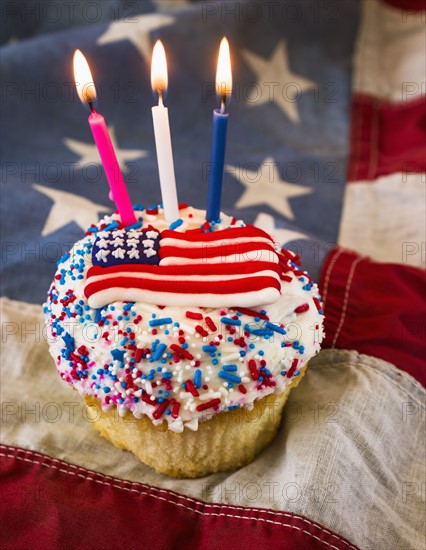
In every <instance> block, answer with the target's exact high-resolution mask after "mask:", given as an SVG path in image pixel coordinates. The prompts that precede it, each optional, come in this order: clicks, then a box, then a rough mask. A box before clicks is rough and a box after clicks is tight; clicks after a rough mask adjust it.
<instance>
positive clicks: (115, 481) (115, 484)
mask: <svg viewBox="0 0 426 550" xmlns="http://www.w3.org/2000/svg"><path fill="white" fill-rule="evenodd" d="M0 448H1V449H5V450H7V451H10V450H12V452H13V451H15V453H14V454H7V453H0V456H4V457H7V458H15V459H17V460H23V461H25V462H30V463H32V464H38V465H39V466H45V467H47V468H53V469H55V470H58V471H60V472H62V473H64V474H67V475H75V476H78V477H81V478H83V479H86V480H88V481H93V482H95V483H99V484H101V485H109V486H110V487H114V488H116V489H120V490H124V491H129V492H133V493H138V494H143V495H145V496H150V497H153V498H156V499H159V500H163V501H165V502H168V503H170V504H174V505H175V506H179V507H182V508H185V509H187V510H189V511H192V512H194V513H197V514H201V515H206V516H216V517H220V516H222V517H231V518H232V517H236V518H239V519H250V520H256V521H264V522H266V523H273V524H276V525H281V526H282V527H290V528H292V529H297V530H298V531H302V532H303V533H306V534H308V535H309V536H311V537H313V538H315V539H316V540H318V541H320V542H322V543H324V544H326V545H327V546H330V547H331V548H335V549H336V550H339V549H338V548H337V547H336V546H334V545H332V544H330V543H328V542H326V541H324V540H322V539H320V538H319V537H317V536H316V535H314V534H313V533H311V532H310V531H306V530H305V529H302V528H300V527H297V526H295V525H291V524H285V523H283V522H282V521H281V522H279V521H273V520H269V519H266V518H255V517H250V516H242V515H239V514H236V515H232V514H224V513H213V512H204V511H202V510H197V509H195V508H194V507H189V506H185V505H184V504H181V503H179V502H174V501H173V500H170V496H175V497H179V498H181V499H182V500H186V501H189V502H194V503H196V504H198V505H201V506H202V507H204V508H206V507H210V508H224V506H223V505H218V504H210V503H205V502H202V501H196V500H194V499H191V498H188V497H185V496H183V495H178V494H176V493H170V492H169V491H166V490H162V489H158V488H156V487H150V486H147V485H145V486H144V485H142V484H139V483H134V482H133V483H132V482H128V481H126V480H119V479H116V478H113V477H111V476H105V475H104V474H100V473H98V472H91V471H90V470H86V469H85V468H81V467H80V466H75V465H73V464H68V463H67V462H64V461H62V460H58V459H55V458H50V457H48V456H46V455H42V454H40V453H36V452H35V451H31V450H29V449H28V450H26V449H19V448H11V447H8V446H7V445H1V444H0ZM17 453H22V454H24V455H28V454H29V455H32V454H34V455H38V456H39V457H41V458H43V459H44V460H45V462H39V461H37V460H32V459H30V458H25V456H24V457H22V456H17ZM51 461H55V462H58V463H59V464H61V465H63V466H64V467H66V468H73V469H75V470H77V472H70V471H68V470H66V469H63V468H59V467H58V466H54V465H53V464H49V462H51ZM79 471H80V472H83V473H84V474H94V475H96V476H99V477H101V478H104V479H107V480H108V482H106V481H101V480H100V479H94V478H93V477H89V476H87V475H84V474H82V473H78V472H79ZM124 481H126V483H129V484H131V485H136V486H139V487H146V488H147V489H149V490H150V491H151V490H157V491H161V492H164V493H166V494H167V495H168V497H169V498H164V497H161V496H159V495H154V494H152V493H151V492H146V491H143V490H141V489H140V488H139V490H137V489H133V488H129V487H124V486H122V485H120V483H123V482H124ZM225 507H226V508H228V509H230V510H247V508H243V507H236V506H232V505H225ZM249 510H255V511H258V512H260V513H265V512H266V513H269V514H272V515H279V514H281V515H284V516H285V517H290V518H294V519H298V520H300V521H302V522H304V523H307V524H308V525H310V527H311V528H312V527H314V528H316V529H318V530H320V531H322V532H323V533H325V534H328V535H330V536H331V537H334V538H336V539H337V540H339V541H340V542H341V543H343V544H345V545H346V546H348V547H349V548H352V549H353V550H358V549H357V548H356V547H355V546H353V545H352V544H351V543H349V542H348V541H346V540H344V539H343V538H341V537H340V536H339V535H337V534H336V533H333V532H331V531H329V530H328V529H326V528H323V527H322V526H321V525H318V524H316V523H313V522H311V521H309V520H308V519H307V518H304V517H301V516H298V515H296V514H290V513H286V512H279V511H275V510H267V509H263V508H249Z"/></svg>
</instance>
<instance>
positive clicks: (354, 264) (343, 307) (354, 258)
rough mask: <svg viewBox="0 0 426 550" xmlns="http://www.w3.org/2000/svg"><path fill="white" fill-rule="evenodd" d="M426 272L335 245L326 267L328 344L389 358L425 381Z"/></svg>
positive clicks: (322, 282)
mask: <svg viewBox="0 0 426 550" xmlns="http://www.w3.org/2000/svg"><path fill="white" fill-rule="evenodd" d="M425 283H426V273H425V272H424V271H423V270H421V269H417V268H415V267H410V266H407V265H399V264H385V263H378V262H373V261H372V260H370V259H369V258H367V257H365V256H360V255H358V254H357V253H356V252H352V251H348V250H345V249H343V248H339V247H337V248H335V249H333V250H332V251H331V252H330V254H329V255H328V256H327V258H326V260H325V262H324V264H323V267H322V271H321V278H320V290H321V293H322V298H323V304H324V312H325V332H326V339H325V342H324V343H323V347H336V348H341V349H353V350H356V351H358V352H360V353H365V354H367V355H372V356H373V357H379V358H381V359H385V360H386V361H389V362H390V363H392V364H393V365H395V366H397V367H398V368H399V369H401V370H404V371H406V372H408V373H409V374H411V375H412V376H413V377H414V378H416V379H417V380H418V381H419V382H420V383H422V384H423V385H424V386H426V364H425V340H426V320H425V314H426V298H425V290H424V289H425Z"/></svg>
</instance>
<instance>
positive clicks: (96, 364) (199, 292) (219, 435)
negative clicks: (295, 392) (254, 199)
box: [44, 205, 323, 477]
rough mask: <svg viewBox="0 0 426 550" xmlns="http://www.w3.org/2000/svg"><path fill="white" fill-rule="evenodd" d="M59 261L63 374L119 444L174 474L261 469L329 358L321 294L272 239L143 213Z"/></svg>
mask: <svg viewBox="0 0 426 550" xmlns="http://www.w3.org/2000/svg"><path fill="white" fill-rule="evenodd" d="M134 210H135V215H136V218H137V219H138V222H137V223H136V224H134V225H133V226H130V227H125V228H124V227H122V226H121V223H120V218H119V216H118V214H113V215H112V216H106V217H104V218H103V219H102V220H101V221H100V222H99V223H97V224H93V225H92V226H91V227H89V229H88V231H87V233H86V236H85V237H84V238H83V239H82V240H80V241H79V242H77V243H76V244H75V245H74V247H73V248H72V249H71V250H70V252H68V253H67V254H66V255H65V256H64V257H62V258H61V260H60V262H59V265H58V270H57V272H56V275H55V277H54V280H53V283H52V285H51V287H50V289H49V292H48V296H47V300H46V303H45V304H44V314H45V318H46V322H47V324H48V331H49V332H50V338H49V342H50V352H51V354H52V356H53V358H54V360H55V362H56V366H57V370H58V372H59V374H60V376H61V378H62V379H63V380H64V381H65V382H68V384H70V385H71V386H72V387H73V388H74V389H75V390H77V391H78V392H79V394H80V395H81V396H82V397H83V398H84V399H85V401H86V404H87V408H88V413H89V416H90V418H91V419H92V421H93V426H94V427H95V429H96V430H98V431H99V432H100V434H101V435H102V436H104V437H105V438H106V439H108V440H109V441H110V442H112V443H113V444H114V445H115V446H117V447H119V448H121V449H126V450H128V451H131V452H133V453H134V454H135V455H136V456H137V457H138V458H139V459H140V460H141V461H142V462H144V463H145V464H147V465H149V466H151V467H152V468H154V469H155V470H156V471H157V472H161V473H164V474H167V475H169V476H173V477H200V476H203V475H206V474H210V473H213V472H219V471H226V470H232V469H235V468H238V467H241V466H243V465H245V464H248V463H249V462H251V461H252V460H253V459H254V458H255V456H256V455H257V454H258V453H259V452H261V451H262V450H263V449H264V448H265V447H266V446H267V445H269V443H270V442H271V441H272V439H273V437H274V435H275V434H276V432H277V429H278V427H279V424H280V421H281V415H282V411H283V407H284V404H285V402H286V400H287V397H288V395H289V392H290V390H291V388H293V387H295V386H297V384H298V383H299V382H300V380H301V378H302V377H303V375H304V373H305V370H306V367H307V362H308V360H309V359H310V358H311V357H312V356H313V355H315V354H316V353H317V352H318V351H319V349H320V343H321V340H322V338H323V315H322V310H321V303H320V298H319V295H318V289H317V285H316V284H315V283H313V282H312V280H311V278H310V277H309V275H308V274H307V273H306V272H305V271H302V269H301V268H300V266H299V262H298V258H297V257H296V255H295V254H294V253H292V252H291V251H288V250H283V249H281V248H280V247H279V246H277V243H275V242H274V240H273V238H272V237H271V236H270V235H269V234H267V233H266V232H264V231H262V230H261V229H258V228H256V227H254V226H252V225H249V224H245V223H244V222H243V221H241V220H237V219H235V218H232V217H229V216H226V215H224V214H221V218H220V220H217V222H216V223H213V222H212V223H208V222H206V221H205V211H202V210H197V209H195V208H192V207H187V206H186V205H182V207H181V208H180V211H179V214H180V218H179V219H178V220H177V221H176V222H174V223H172V224H169V223H167V222H166V221H165V219H164V215H163V212H162V209H161V208H160V207H158V208H153V209H148V210H144V209H143V208H142V207H136V206H135V207H134Z"/></svg>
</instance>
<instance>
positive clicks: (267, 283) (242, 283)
mask: <svg viewBox="0 0 426 550" xmlns="http://www.w3.org/2000/svg"><path fill="white" fill-rule="evenodd" d="M270 287H272V288H276V289H277V290H278V291H279V290H281V285H280V283H279V282H278V281H277V280H276V279H275V278H274V277H253V278H251V277H249V278H246V279H234V280H231V281H217V284H216V285H215V283H214V281H206V282H203V281H185V280H175V279H174V280H173V279H170V280H166V281H157V280H155V279H143V278H136V277H117V279H114V280H113V284H111V279H105V280H101V281H96V282H93V283H91V282H90V281H89V282H88V284H86V287H85V289H84V294H85V296H86V298H89V297H90V296H92V295H93V294H95V293H96V292H100V291H102V290H107V289H110V288H135V289H140V290H148V291H153V292H174V293H178V294H211V293H215V294H239V293H241V292H255V291H258V290H263V289H265V288H270Z"/></svg>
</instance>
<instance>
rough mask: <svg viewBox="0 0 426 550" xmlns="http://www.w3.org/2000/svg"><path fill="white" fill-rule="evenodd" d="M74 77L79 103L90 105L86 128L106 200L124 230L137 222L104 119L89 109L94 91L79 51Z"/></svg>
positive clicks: (91, 105)
mask: <svg viewBox="0 0 426 550" xmlns="http://www.w3.org/2000/svg"><path fill="white" fill-rule="evenodd" d="M74 74H75V80H76V85H77V91H78V95H79V96H80V99H81V101H82V102H86V103H88V104H89V105H90V109H91V113H90V116H89V125H90V129H91V130H92V134H93V138H94V140H95V143H96V147H97V148H98V151H99V156H100V157H101V161H102V164H103V167H104V170H105V175H106V178H107V180H108V184H109V186H110V190H111V193H110V197H111V198H112V199H113V200H114V202H115V204H116V206H117V210H118V213H119V214H120V218H121V221H122V223H123V225H124V226H125V227H126V226H128V225H133V224H134V223H136V222H137V220H136V217H135V214H134V212H133V208H132V203H131V201H130V197H129V193H128V192H127V187H126V184H125V182H124V179H123V176H122V174H121V170H120V166H119V164H118V161H117V157H116V155H115V151H114V147H113V145H112V141H111V138H110V135H109V132H108V128H107V125H106V122H105V119H104V117H103V116H102V115H101V114H99V113H97V112H96V111H95V108H94V106H93V101H94V100H95V99H96V90H95V86H94V84H93V81H92V75H91V73H90V69H89V65H88V63H87V61H86V58H85V57H84V55H83V54H82V53H81V51H80V50H76V52H75V53H74Z"/></svg>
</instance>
